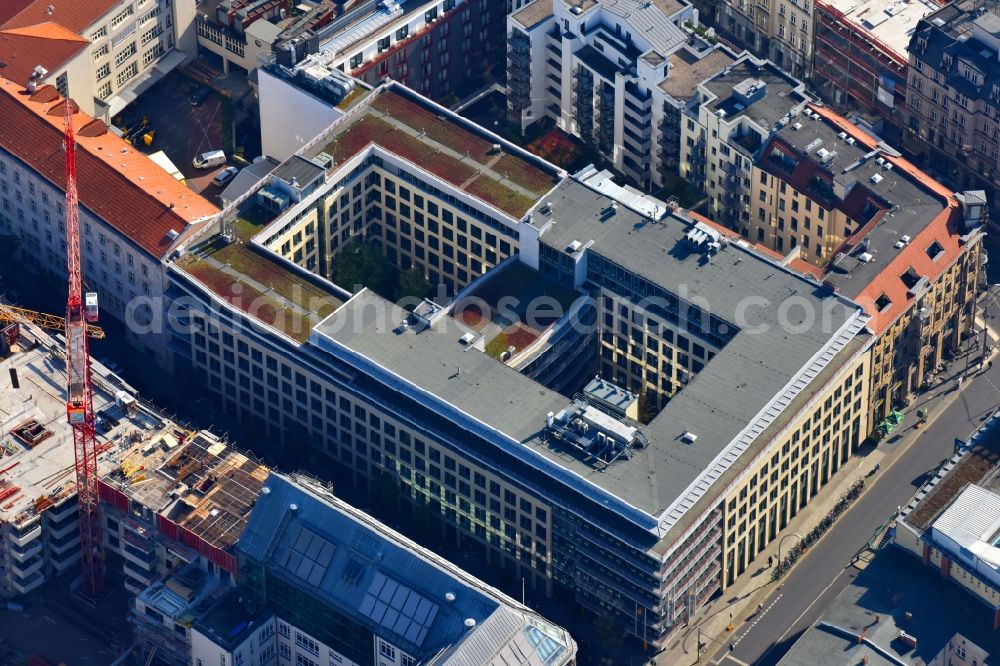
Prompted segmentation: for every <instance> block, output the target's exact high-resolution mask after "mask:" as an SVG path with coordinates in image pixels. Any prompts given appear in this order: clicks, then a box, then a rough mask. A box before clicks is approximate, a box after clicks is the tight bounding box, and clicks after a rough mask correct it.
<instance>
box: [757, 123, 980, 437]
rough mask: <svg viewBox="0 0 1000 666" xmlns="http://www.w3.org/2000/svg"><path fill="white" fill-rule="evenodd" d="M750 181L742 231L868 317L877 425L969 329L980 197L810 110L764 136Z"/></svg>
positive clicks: (976, 280) (860, 132)
mask: <svg viewBox="0 0 1000 666" xmlns="http://www.w3.org/2000/svg"><path fill="white" fill-rule="evenodd" d="M750 181H751V183H752V193H751V197H750V199H751V206H752V214H751V219H750V223H749V225H748V226H747V227H746V228H745V229H744V230H743V234H744V236H745V237H746V238H748V239H749V240H751V241H752V242H758V243H762V244H763V245H765V246H767V247H769V248H771V249H772V250H775V251H777V252H778V253H779V254H781V255H786V256H788V257H789V258H791V257H795V258H797V259H799V260H804V261H805V262H808V263H809V264H812V265H813V266H814V268H813V272H814V273H815V275H816V276H817V277H820V279H822V280H823V281H824V283H825V284H827V285H829V286H830V287H832V288H834V289H836V290H837V291H838V292H839V293H841V294H843V295H844V296H847V297H848V298H851V299H854V300H856V301H857V302H858V303H860V304H861V305H863V306H864V307H865V309H866V310H867V311H868V313H869V314H870V315H871V316H872V322H871V324H870V325H869V326H870V328H871V329H872V331H873V332H874V333H875V334H876V335H877V336H878V339H877V341H876V342H875V346H874V348H873V352H872V356H873V358H872V370H873V376H872V382H871V386H872V396H873V401H872V414H871V419H872V423H873V424H875V423H878V422H880V421H882V420H883V419H885V418H886V417H887V416H888V414H889V412H890V410H891V409H893V408H895V407H897V406H898V405H900V404H902V403H904V402H905V401H906V400H908V399H909V396H910V395H912V394H913V393H914V392H915V391H917V390H918V389H919V388H920V387H921V386H922V385H923V384H924V383H925V382H926V381H928V373H930V372H933V371H934V369H935V368H936V367H937V366H938V364H939V363H940V362H941V361H942V359H943V358H945V357H947V356H948V355H949V354H951V353H954V352H955V351H956V350H957V349H958V345H959V342H960V340H961V339H962V336H963V335H965V334H966V333H968V332H969V331H971V330H972V326H973V308H974V302H975V298H976V295H977V293H978V290H979V287H980V284H979V282H980V279H981V277H982V268H981V256H980V255H981V246H982V243H981V241H982V237H983V232H982V226H983V222H984V221H985V197H984V196H983V194H982V193H981V192H980V193H975V192H966V193H962V194H954V193H952V192H951V191H950V190H948V189H947V188H945V187H944V186H942V185H941V184H939V183H937V182H936V181H934V180H933V179H931V178H930V177H928V176H927V175H925V174H924V173H922V172H921V171H920V170H919V169H917V168H916V167H915V166H914V165H913V164H912V163H910V162H908V161H907V160H905V159H903V158H902V157H901V156H900V154H899V152H898V151H896V150H895V149H893V148H891V147H890V146H888V145H887V144H886V143H885V142H883V141H881V140H880V139H879V138H878V137H875V136H873V135H872V134H870V133H868V132H866V131H863V130H861V129H860V128H858V127H857V126H856V125H854V124H852V123H850V122H849V121H847V120H846V119H845V118H843V117H841V116H839V115H837V114H836V113H834V112H832V111H830V110H829V109H828V108H825V107H819V106H812V107H810V109H809V110H807V112H806V113H805V114H803V115H802V116H800V120H797V121H796V122H795V123H792V124H790V125H787V126H785V127H784V128H782V129H781V130H780V131H778V132H777V133H776V134H775V135H774V136H773V138H772V139H771V140H770V141H769V142H768V143H767V144H766V145H765V147H764V149H763V151H761V153H760V158H759V160H758V161H757V162H755V163H754V165H753V167H752V170H751V174H750ZM804 270H808V269H804Z"/></svg>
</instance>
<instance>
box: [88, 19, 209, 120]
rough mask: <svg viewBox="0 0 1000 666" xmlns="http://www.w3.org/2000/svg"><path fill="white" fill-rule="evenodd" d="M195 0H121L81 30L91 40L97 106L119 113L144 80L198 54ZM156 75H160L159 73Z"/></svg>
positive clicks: (132, 98) (109, 113)
mask: <svg viewBox="0 0 1000 666" xmlns="http://www.w3.org/2000/svg"><path fill="white" fill-rule="evenodd" d="M194 14H195V0H132V1H131V2H120V3H118V4H117V5H115V7H114V8H112V9H111V11H109V12H107V13H105V14H103V15H102V16H101V17H100V18H98V19H97V20H96V21H94V23H93V24H92V25H91V26H90V27H88V28H87V31H86V32H84V33H83V34H84V35H85V36H86V37H87V39H89V40H90V42H91V45H90V49H89V54H88V55H89V56H90V61H91V63H92V64H93V68H94V70H93V72H94V84H93V85H94V87H93V97H95V98H96V99H97V100H99V101H100V102H101V105H100V106H99V107H98V105H97V104H96V103H95V112H97V113H98V115H100V111H101V110H102V109H105V110H106V113H107V117H108V118H112V117H114V116H116V115H117V114H118V113H119V112H121V110H122V109H124V108H125V107H126V106H128V105H129V104H130V103H131V102H132V101H133V100H134V99H135V97H136V96H137V94H138V92H140V91H139V90H138V88H139V87H140V86H141V84H142V82H144V81H149V82H150V83H152V82H153V80H155V79H158V78H159V76H162V73H165V72H166V71H169V70H170V69H172V68H173V67H176V66H177V65H179V64H180V63H181V62H183V61H184V60H185V59H186V58H187V57H193V56H194V54H195V35H194V23H193V22H194ZM154 75H159V76H155V78H154Z"/></svg>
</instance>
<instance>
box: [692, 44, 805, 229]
mask: <svg viewBox="0 0 1000 666" xmlns="http://www.w3.org/2000/svg"><path fill="white" fill-rule="evenodd" d="M809 99H810V97H809V95H808V93H806V91H805V84H803V83H802V82H801V81H799V80H798V79H795V78H792V77H791V76H789V75H788V74H785V73H784V72H783V71H781V69H779V68H778V67H776V66H775V65H774V64H773V63H770V62H767V61H762V60H759V59H757V58H756V57H754V56H752V55H749V54H744V55H742V56H740V58H739V59H738V60H736V61H735V62H733V63H732V64H729V65H727V66H726V67H724V68H723V69H721V70H718V71H716V72H713V74H712V76H710V77H708V78H707V79H706V80H705V81H703V82H701V83H699V84H698V86H697V87H696V92H695V95H694V97H693V98H692V100H691V102H690V103H689V104H688V106H687V107H686V109H685V113H684V115H683V117H682V118H681V119H680V120H681V123H680V141H679V142H678V143H679V146H680V163H679V172H680V175H681V177H682V178H684V179H685V180H687V181H688V182H689V183H691V184H692V185H694V186H695V187H697V188H698V189H700V190H701V191H703V192H705V193H706V194H707V195H708V208H707V212H708V216H709V217H710V218H711V219H712V220H716V221H718V222H721V223H723V224H725V225H727V226H729V227H730V228H733V229H737V230H740V229H743V228H744V227H745V225H746V224H748V220H749V217H750V215H751V201H750V188H751V182H750V169H751V167H752V164H753V162H754V160H755V159H756V158H757V156H758V155H759V154H760V151H761V148H762V146H764V144H765V143H767V141H768V139H769V138H770V137H771V136H772V135H773V134H774V133H775V132H777V131H778V130H779V129H780V128H781V127H783V126H785V125H787V124H788V123H790V122H793V121H794V119H795V118H796V117H797V116H798V115H799V114H800V113H801V112H802V110H803V109H804V108H805V106H806V102H807V101H808V100H809Z"/></svg>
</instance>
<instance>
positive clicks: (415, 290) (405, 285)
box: [395, 268, 432, 301]
mask: <svg viewBox="0 0 1000 666" xmlns="http://www.w3.org/2000/svg"><path fill="white" fill-rule="evenodd" d="M431 290H432V287H431V283H430V282H428V281H427V278H425V277H424V274H423V273H422V272H421V271H420V270H419V269H416V268H411V269H410V270H408V271H403V272H402V273H400V274H399V279H398V280H397V281H396V294H395V296H396V298H395V300H397V301H398V300H401V299H403V298H427V297H428V296H430V295H431Z"/></svg>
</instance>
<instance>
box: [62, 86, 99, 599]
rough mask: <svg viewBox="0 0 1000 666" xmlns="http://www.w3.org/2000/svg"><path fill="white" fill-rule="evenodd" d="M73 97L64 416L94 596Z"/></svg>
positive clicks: (95, 515)
mask: <svg viewBox="0 0 1000 666" xmlns="http://www.w3.org/2000/svg"><path fill="white" fill-rule="evenodd" d="M74 112H75V108H74V105H73V102H72V100H70V99H69V98H66V126H65V133H64V141H65V144H66V145H65V149H66V270H67V273H68V275H69V297H68V298H67V299H66V380H67V392H66V416H67V418H68V419H69V424H70V427H71V428H72V430H73V455H74V463H75V465H76V493H77V498H78V503H79V512H80V552H81V556H82V557H81V560H80V562H81V565H82V568H83V592H84V594H86V595H87V596H88V597H90V598H91V599H97V598H98V597H99V596H100V595H101V593H102V592H103V591H104V546H103V543H102V540H101V522H100V515H99V514H100V504H99V498H98V491H97V432H96V430H95V424H94V390H93V386H92V385H91V378H90V343H89V341H88V339H87V322H93V321H96V320H97V294H95V293H88V294H87V295H86V300H84V299H83V298H81V296H82V295H81V286H80V285H81V284H82V283H83V281H82V277H81V275H80V212H79V202H78V201H77V193H76V141H75V138H74V136H73V113H74Z"/></svg>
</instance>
